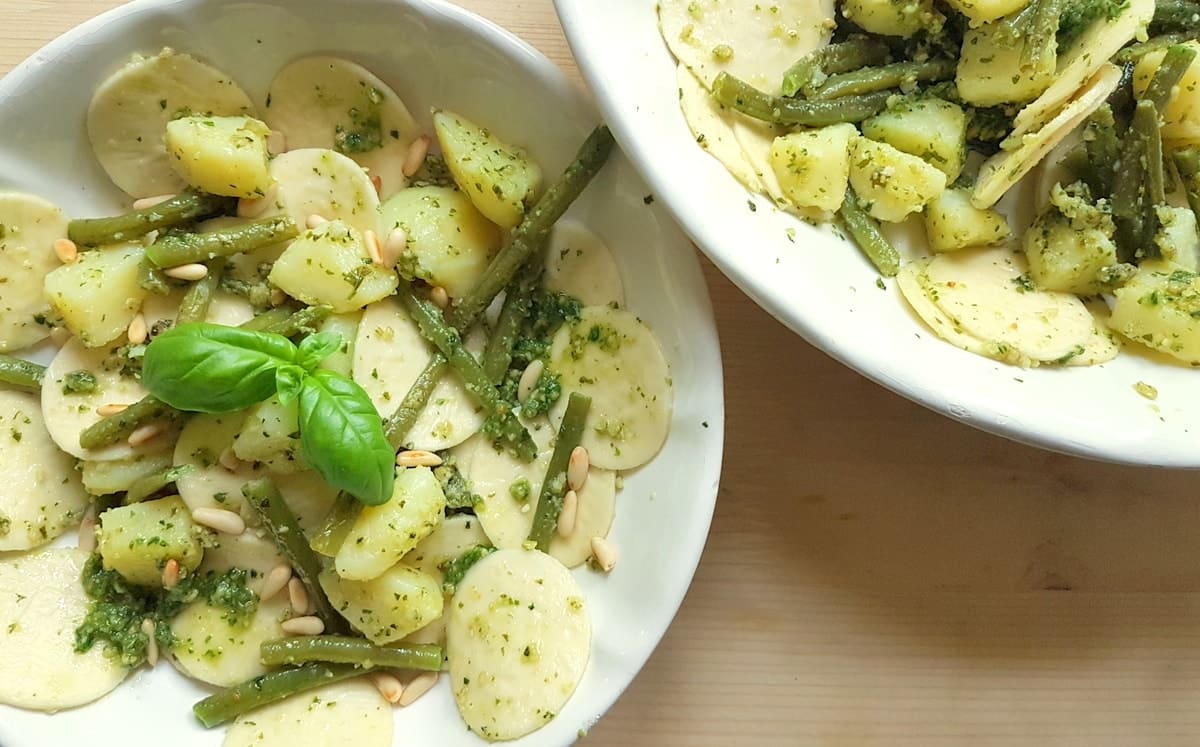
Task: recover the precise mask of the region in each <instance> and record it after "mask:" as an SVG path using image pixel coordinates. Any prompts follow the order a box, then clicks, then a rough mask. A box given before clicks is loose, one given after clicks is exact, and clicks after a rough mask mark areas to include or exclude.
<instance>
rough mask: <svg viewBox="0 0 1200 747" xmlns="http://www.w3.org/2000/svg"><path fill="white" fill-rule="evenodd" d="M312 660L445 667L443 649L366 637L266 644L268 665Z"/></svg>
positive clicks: (435, 669) (313, 638) (432, 668)
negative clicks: (377, 641) (386, 643)
mask: <svg viewBox="0 0 1200 747" xmlns="http://www.w3.org/2000/svg"><path fill="white" fill-rule="evenodd" d="M310 662H325V663H329V664H353V665H354V666H357V667H384V668H386V669H416V670H420V671H423V672H439V671H441V669H442V648H441V646H433V645H429V644H420V643H409V644H404V645H400V646H396V647H395V648H392V647H387V648H384V647H383V646H376V645H374V644H372V643H371V642H370V641H366V640H363V639H362V638H351V637H350V636H340V635H317V636H302V637H297V638H285V639H283V640H279V641H268V642H266V643H264V644H262V663H263V665H264V666H268V667H278V666H283V665H296V664H308V663H310Z"/></svg>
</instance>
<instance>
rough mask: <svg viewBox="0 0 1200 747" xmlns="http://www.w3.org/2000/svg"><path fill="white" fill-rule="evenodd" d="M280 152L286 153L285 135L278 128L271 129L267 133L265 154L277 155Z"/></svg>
mask: <svg viewBox="0 0 1200 747" xmlns="http://www.w3.org/2000/svg"><path fill="white" fill-rule="evenodd" d="M281 153H287V135H284V134H283V133H282V132H280V131H279V130H271V131H270V132H269V133H268V134H267V154H268V155H272V156H278V155H279V154H281Z"/></svg>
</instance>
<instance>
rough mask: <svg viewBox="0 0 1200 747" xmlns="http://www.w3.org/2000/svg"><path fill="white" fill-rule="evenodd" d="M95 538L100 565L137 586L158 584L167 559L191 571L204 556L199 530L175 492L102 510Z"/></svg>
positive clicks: (160, 581)
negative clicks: (102, 563) (100, 559)
mask: <svg viewBox="0 0 1200 747" xmlns="http://www.w3.org/2000/svg"><path fill="white" fill-rule="evenodd" d="M97 540H98V544H99V549H100V557H101V558H103V559H104V567H105V568H106V569H108V570H115V571H116V572H117V573H120V574H121V575H122V576H123V577H124V578H125V579H126V580H127V581H129V582H130V583H133V584H138V585H140V586H158V585H159V584H161V583H162V569H163V566H164V565H166V562H167V561H168V560H175V561H178V563H179V566H180V568H182V569H183V570H185V571H193V570H195V569H196V567H197V566H199V565H200V561H201V560H202V559H203V558H204V548H203V547H202V546H201V545H200V538H199V529H198V527H197V526H196V524H195V523H194V522H193V521H192V515H191V512H190V511H188V507H187V505H186V504H184V502H183V500H181V499H180V498H179V496H177V495H173V496H171V497H169V498H159V499H158V500H154V501H146V502H144V503H134V504H132V505H129V506H118V507H117V508H113V509H109V510H108V511H105V512H104V513H102V514H100V527H99V530H98V531H97Z"/></svg>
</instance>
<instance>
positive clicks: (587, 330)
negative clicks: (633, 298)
mask: <svg viewBox="0 0 1200 747" xmlns="http://www.w3.org/2000/svg"><path fill="white" fill-rule="evenodd" d="M550 369H551V370H553V371H555V372H556V373H558V374H559V375H560V376H562V389H563V395H562V397H561V398H560V399H559V401H558V402H557V403H556V404H555V405H554V407H553V408H552V409H551V411H550V419H551V422H553V423H555V424H556V427H557V423H559V422H560V421H561V420H562V416H563V413H565V412H566V409H567V401H568V399H569V395H570V393H571V392H581V393H583V394H586V395H588V396H590V397H591V398H592V407H591V410H590V412H589V414H588V427H587V428H586V429H584V433H583V440H582V444H583V446H584V447H586V448H587V450H588V454H589V455H590V457H591V463H592V464H594V465H596V466H597V467H603V468H605V469H633V468H634V467H638V466H640V465H642V464H645V463H646V462H648V461H650V460H651V459H653V458H654V455H655V454H657V453H658V451H659V449H661V448H662V445H663V443H664V442H665V441H666V439H667V432H668V431H669V430H670V428H671V407H672V403H673V399H674V386H673V385H672V383H671V374H670V371H669V370H668V368H667V361H666V358H664V357H663V352H662V349H661V348H660V347H659V345H658V340H657V339H655V337H654V333H653V332H651V331H650V329H649V327H647V326H646V325H645V324H644V323H643V322H642V321H641V320H640V319H638V318H637V317H636V316H634V315H633V314H631V313H629V312H628V311H622V310H619V309H611V308H608V307H607V306H599V307H597V306H588V307H586V308H584V309H583V312H582V314H581V317H580V319H579V321H578V322H575V323H574V324H566V325H563V327H562V328H561V329H559V331H558V333H557V334H556V335H555V336H554V343H553V345H552V346H551V349H550Z"/></svg>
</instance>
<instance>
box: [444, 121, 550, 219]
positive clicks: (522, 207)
mask: <svg viewBox="0 0 1200 747" xmlns="http://www.w3.org/2000/svg"><path fill="white" fill-rule="evenodd" d="M433 126H434V130H435V131H436V132H437V137H438V144H439V145H441V146H442V155H443V156H445V158H446V166H447V167H449V169H450V173H451V174H452V175H453V176H454V181H455V183H456V184H458V188H459V189H461V190H462V191H463V193H464V194H466V195H467V197H469V198H470V200H471V202H472V203H474V204H475V207H477V208H478V209H479V212H480V213H483V214H484V215H485V216H487V218H488V220H490V221H492V222H493V223H495V224H496V225H498V226H501V227H503V228H512V227H513V226H515V225H517V224H518V223H520V222H521V218H523V217H524V216H525V211H526V210H527V209H528V208H529V207H530V206H532V205H533V201H534V200H535V199H537V196H538V191H539V190H540V189H541V186H542V170H541V168H540V167H539V166H538V165H537V163H535V162H534V160H533V158H531V157H530V156H529V154H528V153H526V152H525V151H524V150H522V149H521V148H518V147H516V146H513V145H509V144H508V143H505V142H504V141H502V140H501V139H500V138H498V137H496V136H495V135H494V134H493V133H492V132H491V131H489V130H488V129H486V128H484V127H480V126H479V125H477V124H475V123H474V122H472V121H471V120H469V119H467V118H466V117H464V116H462V115H460V114H455V113H454V112H449V111H440V112H436V113H435V114H434V115H433Z"/></svg>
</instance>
